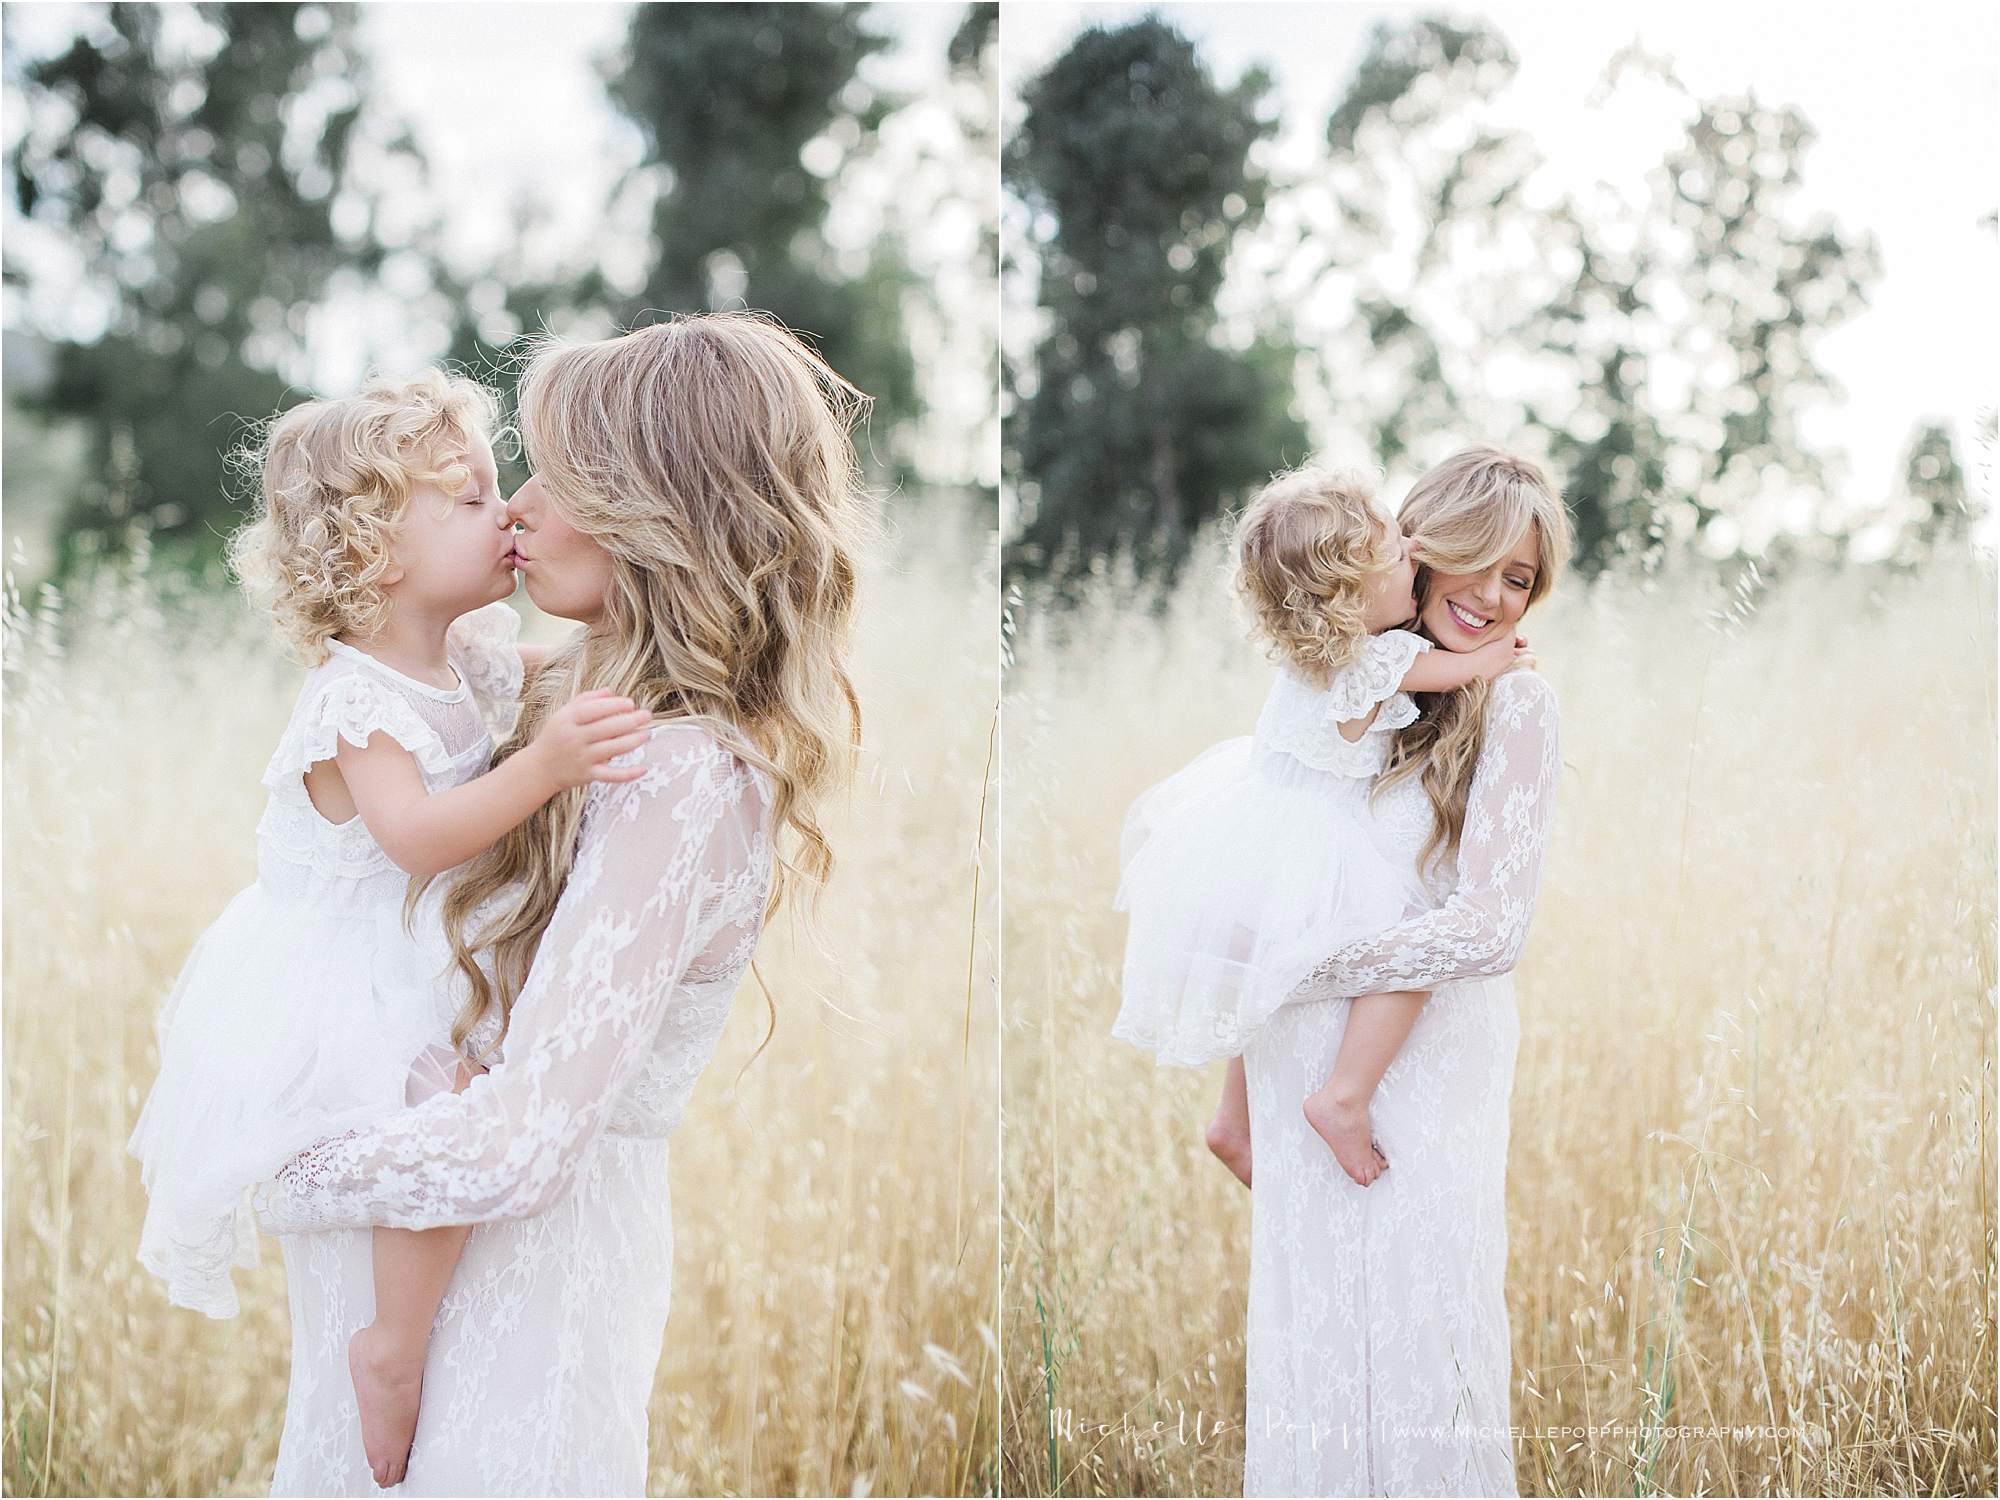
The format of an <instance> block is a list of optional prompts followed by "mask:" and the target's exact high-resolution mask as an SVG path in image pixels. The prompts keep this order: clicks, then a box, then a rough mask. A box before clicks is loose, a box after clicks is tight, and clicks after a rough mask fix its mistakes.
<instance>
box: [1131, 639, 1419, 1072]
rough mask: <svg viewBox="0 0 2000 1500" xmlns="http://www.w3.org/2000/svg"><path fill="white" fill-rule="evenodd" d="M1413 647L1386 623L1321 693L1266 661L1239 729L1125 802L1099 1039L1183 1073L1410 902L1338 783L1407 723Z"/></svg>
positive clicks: (1411, 879)
mask: <svg viewBox="0 0 2000 1500" xmlns="http://www.w3.org/2000/svg"><path fill="white" fill-rule="evenodd" d="M1429 649H1431V645H1430V642H1429V641H1426V640H1425V639H1424V638H1423V637H1421V636H1418V635H1414V634H1412V633H1411V632H1409V631H1407V630H1388V631H1384V632H1383V633H1382V634H1380V635H1377V636H1370V637H1368V638H1367V639H1366V640H1365V641H1364V642H1363V643H1362V649H1361V651H1360V653H1359V654H1358V655H1357V657H1356V659H1355V660H1354V661H1353V662H1352V663H1350V664H1349V665H1347V666H1346V667H1343V668H1342V669H1340V670H1339V671H1337V672H1334V673H1332V674H1331V676H1330V678H1329V680H1328V681H1327V682H1326V684H1325V685H1324V686H1321V685H1318V684H1315V683H1310V682H1308V681H1306V680H1305V679H1304V678H1302V677H1300V676H1299V675H1298V674H1297V673H1295V672H1294V671H1293V670H1292V669H1291V668H1289V667H1286V668H1283V669H1281V670H1280V671H1279V673H1278V676H1277V679H1276V681H1275V682H1273V683H1272V685H1271V692H1270V696H1269V697H1268V698H1267V699H1266V700H1265V703H1264V709H1263V712H1262V713H1261V714H1259V715H1258V718H1257V727H1256V731H1255V733H1253V734H1251V735H1248V736H1239V737H1237V738H1235V739H1230V740H1224V741H1223V742H1222V743H1221V744H1219V745H1216V746H1213V747H1212V748H1210V749H1209V750H1207V751H1204V752H1203V753H1202V754H1201V755H1199V756H1197V757H1195V759H1194V760H1193V761H1191V762H1190V763H1189V764H1187V765H1186V766H1183V767H1182V768H1181V769H1180V770H1178V771H1176V772H1175V773H1174V774H1173V775H1171V776H1169V777H1167V778H1166V780H1164V781H1162V782H1160V783H1158V784H1157V785H1155V786H1152V787H1149V788H1147V789H1146V791H1144V792H1142V793H1141V794H1140V795H1139V797H1138V798H1136V799H1135V800H1134V802H1133V804H1132V807H1131V810H1130V811H1129V812H1128V813H1127V814H1126V816H1125V828H1124V835H1123V838H1122V840H1121V848H1120V877H1119V882H1118V895H1117V900H1116V903H1115V904H1116V906H1117V908H1118V910H1120V911H1124V912H1127V913H1129V914H1130V917H1131V921H1130V923H1129V926H1128V928H1127V932H1126V938H1125V964H1124V973H1123V976H1122V988H1123V996H1124V1003H1123V1004H1122V1005H1121V1006H1120V1008H1119V1012H1118V1019H1117V1020H1116V1021H1115V1022H1114V1023H1113V1025H1112V1028H1111V1031H1112V1035H1113V1036H1117V1037H1121V1038H1123V1039H1124V1040H1126V1041H1128V1042H1132V1043H1134V1044H1136V1045H1138V1046H1141V1047H1145V1048H1148V1049H1149V1050H1151V1051H1152V1052H1154V1053H1155V1054H1156V1055H1157V1057H1158V1059H1159V1061H1160V1062H1162V1063H1173V1064H1178V1065H1180V1066H1183V1067H1200V1066H1202V1065H1203V1064H1204V1063H1208V1062H1212V1061H1214V1060H1215V1059H1216V1058H1218V1057H1230V1056H1233V1055H1235V1054H1236V1053H1238V1052H1241V1051H1242V1050H1243V1046H1244V1043H1246V1042H1247V1041H1248V1040H1249V1039H1250V1038H1251V1036H1253V1035H1254V1034H1255V1033H1256V1032H1257V1030H1258V1028H1260V1027H1261V1026H1262V1025H1263V1024H1264V1022H1265V1020H1266V1019H1267V1018H1268V1017H1269V1016H1270V1015H1271V1013H1272V1012H1273V1011H1275V1010H1276V1009H1277V1008H1278V1007H1279V1006H1280V1005H1282V1004H1284V1002H1285V997H1286V996H1287V995H1288V994H1290V993H1291V991H1292V990H1294V989H1295V988H1296V987H1297V986H1298V984H1299V982H1300V981H1301V980H1303V979H1304V978H1305V976H1306V975H1307V974H1308V973H1310V972H1311V970H1312V967H1313V965H1314V964H1315V963H1317V962H1318V961H1319V960H1321V959H1323V958H1325V957H1326V955H1327V954H1328V953H1329V952H1331V951H1332V950H1333V949H1334V948H1336V947H1338V946H1339V945H1340V943H1341V942H1343V941H1345V940H1346V939H1347V938H1350V937H1359V936H1361V935H1362V934H1364V933H1370V932H1379V931H1381V930H1382V929H1383V928H1384V927H1387V926H1389V925H1390V924H1391V923H1392V922H1395V921H1397V920H1399V919H1400V918H1401V917H1403V916H1404V915H1405V914H1406V913H1408V912H1409V911H1410V910H1412V909H1413V908H1414V907H1415V906H1416V905H1418V904H1419V903H1421V902H1422V901H1423V899H1424V891H1423V888H1422V886H1420V885H1419V884H1418V883H1417V880H1416V876H1415V873H1414V871H1413V869H1412V868H1411V865H1410V862H1409V861H1408V860H1407V859H1404V858H1402V857H1401V856H1400V854H1399V853H1398V852H1397V851H1393V850H1392V851H1389V852H1388V853H1385V852H1384V851H1383V850H1382V849H1381V848H1379V847H1378V846H1377V843H1376V840H1375V838H1374V835H1373V830H1372V826H1371V825H1372V820H1371V819H1369V818H1368V817H1366V816H1365V815H1364V813H1363V812H1362V811H1360V810H1358V804H1357V802H1356V799H1355V797H1354V791H1355V787H1356V784H1357V782H1358V783H1359V784H1362V785H1365V784H1366V779H1367V778H1368V777H1370V776H1372V775H1374V773H1375V770H1376V768H1377V767H1378V766H1380V765H1381V763H1382V753H1383V750H1384V747H1386V746H1387V744H1388V743H1389V738H1390V736H1391V735H1392V734H1393V733H1394V732H1395V731H1396V730H1398V729H1400V728H1402V727H1403V726H1404V725H1405V724H1408V723H1410V722H1411V721H1412V720H1414V719H1415V718H1416V716H1417V709H1416V705H1415V703H1413V702H1412V701H1411V700H1410V698H1409V695H1408V694H1406V693H1404V692H1402V691H1401V687H1402V682H1403V678H1404V676H1405V675H1406V674H1407V673H1408V672H1409V670H1410V664H1411V663H1412V662H1414V661H1415V660H1416V659H1417V657H1418V655H1420V654H1421V653H1422V652H1424V651H1428V650H1429ZM1377 705H1380V709H1379V711H1378V712H1377V713H1376V715H1375V718H1374V720H1373V722H1372V723H1371V724H1370V725H1369V727H1368V729H1367V730H1366V731H1365V732H1364V734H1363V735H1362V737H1361V740H1360V742H1358V743H1349V742H1348V741H1347V740H1346V739H1344V738H1342V736H1341V734H1340V729H1339V726H1340V725H1341V724H1343V723H1346V722H1348V721H1350V720H1354V719H1359V718H1361V717H1362V716H1363V715H1364V714H1366V713H1367V712H1368V711H1369V710H1370V709H1371V708H1375V707H1376V706H1377Z"/></svg>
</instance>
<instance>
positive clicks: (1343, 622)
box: [1112, 466, 1526, 1186]
mask: <svg viewBox="0 0 2000 1500" xmlns="http://www.w3.org/2000/svg"><path fill="white" fill-rule="evenodd" d="M1235 541H1236V546H1235V552H1236V585H1237V589H1238V591H1239V592H1240V593H1241V594H1242V595H1243V597H1244V599H1245V600H1246V602H1247V603H1248V604H1249V606H1250V608H1251V611H1252V614H1253V616H1254V618H1255V628H1256V631H1257V633H1258V634H1259V635H1260V636H1262V637H1263V638H1264V639H1265V640H1266V641H1267V642H1268V644H1269V645H1270V646H1271V647H1272V649H1273V651H1274V653H1275V654H1276V655H1277V657H1278V658H1279V663H1280V669H1279V672H1278V678H1277V681H1276V682H1275V683H1274V684H1273V685H1272V688H1271V694H1270V697H1269V698H1268V699H1267V700H1266V701H1265V704H1264V709H1263V712H1262V713H1261V714H1260V715H1259V716H1258V720H1257V727H1256V732H1255V733H1254V734H1253V735H1251V736H1249V737H1247V738H1237V739H1233V740H1225V741H1224V742H1223V743H1221V744H1219V745H1216V746H1214V747H1213V748H1211V749H1209V750H1208V751H1206V752H1204V753H1203V754H1202V755H1200V756H1198V757H1197V758H1196V759H1195V760H1194V761H1193V762H1191V763H1190V764H1189V765H1187V766H1185V767H1183V768H1182V769H1181V770H1180V771H1177V772H1176V773H1175V774H1174V775H1172V776H1170V777H1168V778H1167V779H1166V780H1165V781H1163V782H1160V783H1159V784H1158V785H1156V786H1154V787H1152V788H1150V789H1148V790H1147V791H1146V792H1144V793H1142V794H1141V795H1140V797H1139V798H1138V800H1137V801H1135V802H1134V803H1133V804H1132V808H1131V811H1130V812H1129V813H1128V814H1127V815H1126V820H1125V832H1124V839H1123V849H1122V853H1121V864H1122V876H1121V879H1120V882H1119V888H1118V897H1117V903H1116V904H1117V906H1118V909H1119V910H1121V911H1127V912H1129V913H1130V914H1131V925H1130V928H1129V930H1128V932H1127V936H1126V945H1125V969H1124V1004H1123V1007H1122V1008H1121V1009H1120V1011H1119V1014H1118V1020H1117V1022H1116V1023H1115V1024H1114V1026H1113V1027H1112V1034H1113V1035H1114V1036H1119V1037H1123V1038H1124V1039H1125V1040H1127V1041H1130V1042H1134V1043H1136V1044H1138V1045H1140V1046H1143V1047H1147V1048H1150V1049H1152V1050H1153V1051H1154V1052H1155V1053H1156V1054H1157V1055H1158V1059H1159V1061H1160V1062H1162V1063H1174V1064H1178V1065H1181V1066H1185V1067H1199V1066H1201V1065H1203V1064H1205V1063H1208V1062H1211V1061H1213V1060H1214V1059H1216V1058H1218V1057H1229V1058H1230V1064H1229V1071H1228V1074H1227V1077H1226V1079H1225V1081H1224V1085H1223V1096H1222V1103H1221V1105H1220V1106H1219V1108H1218V1109H1217V1111H1216V1117H1215V1120H1214V1121H1213V1122H1212V1123H1211V1124H1210V1126H1209V1129H1208V1142H1209V1146H1210V1148H1211V1149H1212V1150H1213V1151H1214V1152H1215V1153H1216V1155H1217V1156H1219V1157H1221V1158H1222V1160H1223V1161H1224V1163H1225V1164H1227V1165H1228V1167H1229V1168H1230V1170H1231V1171H1233V1172H1234V1173H1235V1174H1236V1175H1237V1176H1238V1177H1239V1178H1241V1179H1242V1181H1243V1183H1244V1185H1245V1186H1248V1185H1249V1183H1250V1170H1251V1166H1250V1116H1249V1106H1248V1101H1247V1099H1246V1096H1245V1091H1244V1081H1243V1061H1242V1058H1241V1057H1240V1056H1238V1055H1237V1054H1238V1053H1240V1052H1241V1050H1242V1047H1243V1045H1244V1043H1246V1042H1247V1041H1248V1040H1249V1039H1250V1037H1251V1036H1252V1034H1253V1033H1255V1032H1256V1030H1257V1029H1258V1028H1259V1027H1260V1026H1261V1025H1262V1024H1263V1022H1264V1021H1265V1020H1266V1019H1267V1018H1268V1017H1269V1016H1270V1015H1271V1013H1272V1012H1273V1011H1274V1010H1276V1009H1277V1008H1278V1006H1279V1005H1280V1004H1282V1003H1283V1002H1284V999H1285V996H1286V995H1287V994H1288V993H1290V992H1291V991H1292V990H1293V989H1294V988H1296V987H1297V985H1298V984H1299V983H1300V982H1301V981H1302V980H1304V979H1305V978H1306V976H1307V974H1308V973H1309V972H1310V971H1311V970H1312V968H1313V966H1314V965H1315V964H1317V963H1318V962H1319V961H1320V960H1321V959H1323V958H1325V957H1326V955H1327V954H1329V953H1331V952H1332V951H1333V950H1334V949H1336V948H1338V947H1339V946H1340V945H1341V944H1342V943H1343V942H1345V941H1347V940H1348V939H1350V938H1353V937H1359V936H1363V935H1366V934H1371V933H1375V932H1379V931H1380V930H1381V929H1383V928H1385V927H1388V926H1390V925H1392V924H1393V923H1395V922H1397V921H1399V920H1401V919H1402V918H1403V917H1404V916H1405V915H1406V913H1407V912H1408V911H1409V910H1410V908H1411V906H1412V905H1413V904H1414V903H1418V902H1421V901H1422V899H1423V895H1424V893H1423V891H1422V888H1421V887H1420V886H1419V885H1418V883H1417V880H1416V875H1415V872H1414V871H1413V870H1411V869H1409V868H1405V867H1402V866H1403V864H1404V863H1406V862H1397V861H1392V860H1390V859H1388V858H1386V857H1385V856H1384V855H1383V854H1382V853H1381V852H1380V851H1379V850H1378V848H1377V846H1376V845H1375V843H1374V840H1373V836H1372V834H1371V833H1370V831H1369V825H1368V820H1367V816H1366V813H1367V807H1366V804H1367V799H1368V791H1369V787H1370V784H1371V782H1372V780H1373V778H1374V776H1375V774H1376V773H1377V772H1378V771H1380V770H1381V769H1382V766H1383V762H1384V758H1385V756H1386V755H1387V752H1388V749H1389V743H1390V738H1391V736H1392V735H1393V734H1394V732H1395V731H1396V730H1398V729H1400V728H1402V727H1403V726H1405V725H1407V724H1409V723H1410V722H1411V721H1413V720H1414V719H1415V718H1416V712H1417V710H1416V705H1415V704H1413V703H1412V702H1411V701H1410V699H1409V697H1408V696H1407V695H1408V694H1409V693H1413V692H1420V693H1437V692H1448V691H1450V690H1452V689H1454V688H1458V687H1462V686H1464V685H1465V684H1466V683H1468V682H1470V681H1472V680H1473V678H1475V677H1487V678H1491V677H1496V676H1498V675H1499V674H1500V673H1502V672H1504V671H1506V670H1507V668H1508V667H1509V666H1510V665H1511V664H1512V663H1513V661H1514V660H1515V658H1516V655H1517V653H1518V651H1520V650H1522V649H1524V648H1525V644H1526V643H1525V642H1523V641H1519V640H1518V639H1516V640H1500V641H1495V642H1493V643H1492V644H1490V645H1487V646H1482V647H1480V648H1479V649H1478V650H1476V651H1469V652H1465V653H1462V654H1456V655H1455V654H1453V653H1450V652H1444V651H1432V650H1431V643H1430V642H1429V641H1426V640H1424V639H1423V638H1422V637H1420V636H1417V635H1414V634H1412V633H1411V632H1409V631H1407V630H1401V629H1396V628H1393V627H1396V626H1399V625H1402V624H1406V623H1408V622H1409V621H1410V620H1411V619H1412V618H1413V617H1414V616H1415V615H1416V612H1417V606H1416V600H1415V598H1414V595H1413V592H1412V588H1413V583H1414V567H1413V565H1412V563H1411V560H1410V551H1409V544H1408V542H1407V540H1406V539H1405V538H1404V537H1403V535H1402V533H1401V531H1400V529H1399V528H1398V527H1397V525H1396V523H1395V521H1394V520H1392V519H1391V518H1390V517H1388V516H1387V515H1386V514H1385V513H1383V512H1382V511H1381V510H1379V509H1378V508H1377V507H1376V505H1375V501H1374V496H1373V494H1372V492H1371V491H1370V489H1369V487H1368V485H1367V483H1366V481H1365V480H1363V479H1362V478H1361V477H1360V476H1359V475H1356V474H1351V473H1346V472H1338V471H1331V470H1327V469H1322V468H1317V467H1312V466H1308V467H1305V468H1301V469H1297V470H1294V471H1292V472H1291V473H1288V474H1283V475H1280V476H1278V477H1277V478H1275V479H1273V480H1272V481H1271V483H1270V484H1268V485H1266V486H1265V487H1264V489H1263V490H1262V491H1260V492H1259V493H1258V495H1257V497H1256V499H1255V500H1254V501H1253V502H1252V503H1251V505H1250V507H1249V508H1248V509H1247V510H1246V511H1245V512H1244V514H1243V517H1242V520H1241V521H1240V522H1239V523H1238V525H1237V529H1236V539H1235ZM1424 999H1425V995H1424V994H1423V993H1421V992H1407V993H1398V994H1388V995H1369V996H1364V997H1362V998H1360V999H1357V1000H1355V1001H1354V1002H1353V1010H1352V1012H1351V1013H1350V1015H1349V1017H1348V1024H1347V1028H1346V1032H1345V1034H1344V1036H1343V1037H1342V1040H1341V1045H1340V1052H1339V1056H1338V1057H1337V1058H1336V1060H1335V1062H1334V1066H1333V1070H1332V1072H1331V1075H1330V1076H1329V1077H1328V1079H1327V1082H1326V1083H1325V1085H1324V1086H1322V1087H1321V1089H1320V1090H1319V1091H1318V1092H1317V1093H1315V1094H1314V1095H1312V1096H1311V1097H1310V1098H1309V1099H1307V1101H1306V1105H1305V1113H1306V1118H1307V1119H1308V1120H1309V1121H1310V1122H1311V1124H1312V1126H1313V1128H1314V1129H1315V1130H1316V1131H1317V1132H1318V1133H1319V1134H1320V1135H1321V1137H1323V1138H1324V1139H1325V1140H1326V1142H1327V1144H1328V1146H1329V1147H1331V1148H1332V1150H1333V1153H1334V1156H1335V1157H1336V1159H1338V1161H1339V1162H1340V1165H1341V1167H1342V1169H1343V1170H1344V1171H1346V1173H1347V1174H1348V1176H1349V1177H1351V1178H1353V1179H1354V1181H1355V1182H1357V1183H1360V1184H1361V1185H1363V1186H1366V1185H1368V1184H1369V1183H1371V1182H1373V1181H1374V1180H1375V1178H1376V1177H1377V1176H1379V1175H1380V1173H1381V1172H1382V1171H1383V1170H1385V1169H1386V1167H1387V1166H1388V1162H1387V1161H1386V1159H1385V1158H1384V1157H1383V1156H1382V1154H1381V1152H1380V1151H1378V1150H1377V1149H1376V1148H1375V1145H1374V1142H1373V1141H1372V1139H1371V1137H1370V1134H1369V1128H1368V1101H1369V1099H1370V1098H1371V1097H1372V1096H1373V1094H1374V1091H1375V1087H1376V1085H1377V1084H1379V1083H1380V1082H1381V1079H1382V1074H1383V1073H1384V1072H1385V1071H1386V1070H1387V1069H1388V1066H1389V1063H1390V1061H1391V1060H1392V1059H1393V1058H1394V1057H1395V1055H1396V1049H1397V1048H1398V1047H1400V1046H1401V1045H1402V1043H1403V1040H1404V1038H1406V1037H1407V1036H1408V1035H1409V1033H1410V1028H1411V1027H1412V1026H1414V1025H1415V1024H1416V1018H1417V1013H1418V1011H1419V1010H1420V1009H1421V1008H1422V1006H1423V1002H1424Z"/></svg>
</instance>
